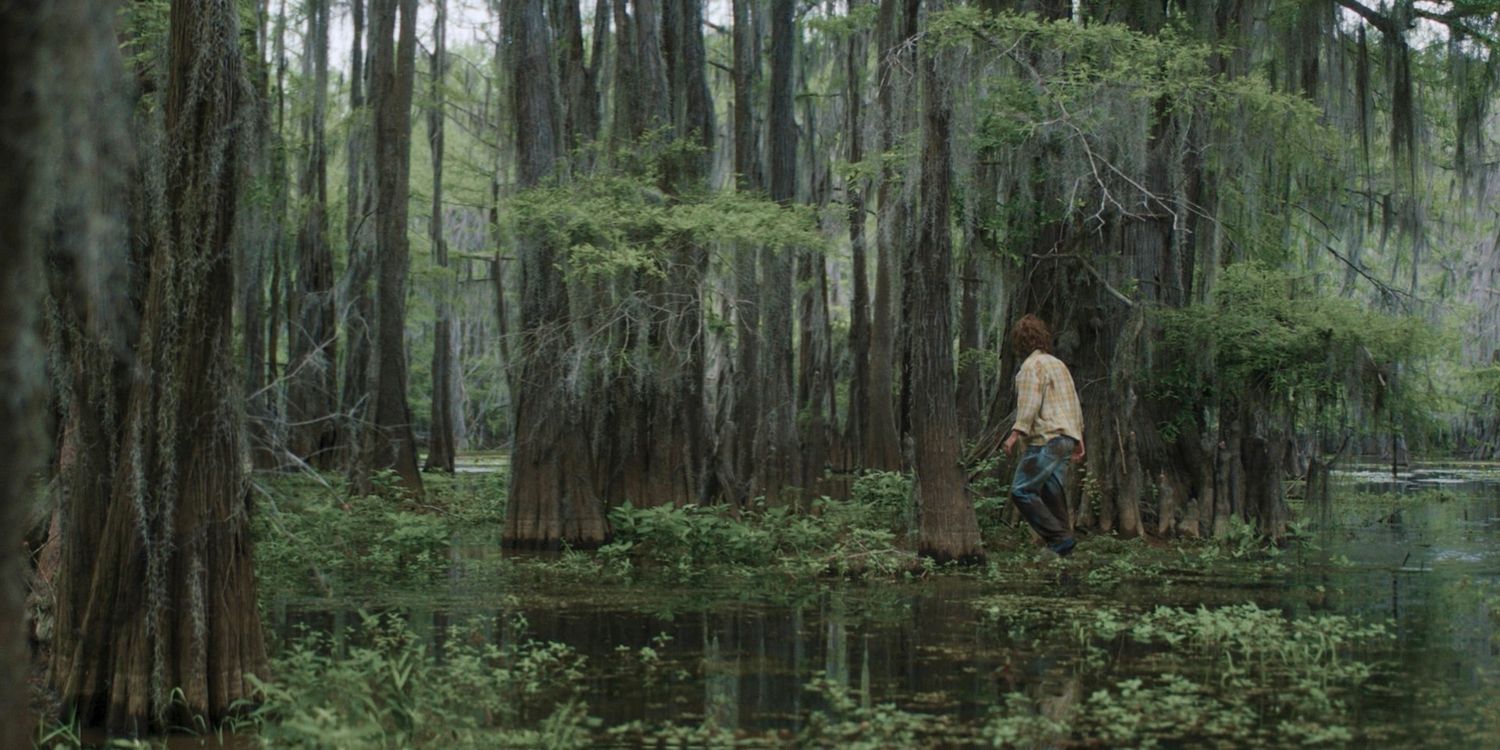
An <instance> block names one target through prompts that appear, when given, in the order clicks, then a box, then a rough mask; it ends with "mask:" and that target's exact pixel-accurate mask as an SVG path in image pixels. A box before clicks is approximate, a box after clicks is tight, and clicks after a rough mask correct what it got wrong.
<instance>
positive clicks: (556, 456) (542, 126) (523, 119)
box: [504, 0, 609, 549]
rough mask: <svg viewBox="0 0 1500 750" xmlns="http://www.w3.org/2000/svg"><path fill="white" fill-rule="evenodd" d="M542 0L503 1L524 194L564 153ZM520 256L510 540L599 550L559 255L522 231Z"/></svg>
mask: <svg viewBox="0 0 1500 750" xmlns="http://www.w3.org/2000/svg"><path fill="white" fill-rule="evenodd" d="M544 1H545V0H506V2H505V6H504V12H505V23H504V26H505V29H506V32H507V34H509V36H510V45H509V46H510V63H511V65H510V67H511V71H512V73H513V75H514V79H513V81H512V84H511V93H512V97H513V100H512V105H513V106H512V109H511V111H512V113H513V115H514V117H515V137H516V147H517V148H516V151H517V157H518V159H519V163H518V170H517V177H518V180H517V184H518V187H520V188H521V189H526V188H531V187H537V186H540V185H544V184H547V183H548V182H549V181H551V180H553V179H555V176H554V169H555V167H556V164H555V162H556V160H557V157H558V155H559V153H560V151H559V147H558V143H557V132H558V125H559V118H558V112H557V104H556V102H557V83H556V80H555V79H554V78H553V75H552V62H551V61H552V45H551V41H550V34H549V29H548V27H547V22H546V19H545V16H544V13H543V7H542V6H543V3H544ZM516 250H517V255H518V259H519V261H520V273H521V278H520V297H521V300H520V307H521V311H520V326H519V327H520V331H519V336H518V338H519V342H518V346H516V347H515V349H514V352H513V353H514V356H515V363H516V364H515V368H514V373H515V401H514V403H515V416H514V420H513V425H514V427H513V429H514V437H513V438H512V442H511V445H512V453H511V482H510V498H509V503H508V504H507V506H506V511H505V513H506V515H505V532H504V543H505V545H506V546H508V547H533V548H552V549H555V548H557V547H559V546H560V545H562V544H564V543H567V544H569V545H572V546H574V547H588V546H597V545H599V544H601V543H602V542H604V541H605V539H606V538H607V537H608V534H609V527H608V523H607V522H606V520H605V518H604V509H603V506H602V504H601V503H600V502H599V497H598V495H597V494H595V491H594V486H593V482H592V477H593V470H592V469H593V467H592V466H591V463H592V462H591V461H590V452H589V445H588V441H587V436H586V434H585V431H584V430H583V429H581V428H582V426H583V422H582V420H581V414H580V410H581V408H582V405H581V404H580V403H579V401H580V399H579V398H578V394H576V393H572V392H570V390H569V385H568V382H569V378H568V377H567V372H566V368H567V359H568V358H567V354H568V352H569V350H570V347H571V336H572V334H571V326H570V317H569V313H568V295H567V288H566V283H565V280H564V278H563V274H562V269H561V268H560V267H559V261H560V258H559V255H558V253H557V250H556V248H554V247H552V246H551V244H550V243H549V241H548V240H547V239H546V238H545V236H544V235H543V234H542V233H540V232H536V231H534V230H531V229H530V228H528V227H524V226H523V227H521V229H520V232H519V237H518V241H517V246H516Z"/></svg>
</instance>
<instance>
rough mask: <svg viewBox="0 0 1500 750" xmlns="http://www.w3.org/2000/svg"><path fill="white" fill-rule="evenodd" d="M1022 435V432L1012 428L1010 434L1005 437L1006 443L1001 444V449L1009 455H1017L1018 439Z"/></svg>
mask: <svg viewBox="0 0 1500 750" xmlns="http://www.w3.org/2000/svg"><path fill="white" fill-rule="evenodd" d="M1020 437H1021V433H1019V432H1016V431H1015V430H1011V431H1010V435H1009V436H1007V437H1006V438H1005V444H1004V445H1001V446H1000V450H1003V451H1005V455H1007V456H1011V455H1015V453H1014V451H1015V449H1016V440H1018V439H1020Z"/></svg>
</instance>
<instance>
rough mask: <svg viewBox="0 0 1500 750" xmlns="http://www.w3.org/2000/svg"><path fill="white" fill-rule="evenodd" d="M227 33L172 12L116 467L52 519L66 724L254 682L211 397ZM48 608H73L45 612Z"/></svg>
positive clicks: (243, 531)
mask: <svg viewBox="0 0 1500 750" xmlns="http://www.w3.org/2000/svg"><path fill="white" fill-rule="evenodd" d="M237 28H238V13H237V9H236V8H235V6H234V5H233V4H232V3H230V2H227V0H220V1H216V2H188V1H187V0H178V1H177V2H174V3H173V4H172V8H171V19H170V32H169V47H168V49H169V60H170V66H169V73H168V81H167V90H166V94H165V101H164V106H163V108H162V111H163V112H164V115H165V133H164V134H162V136H161V141H160V143H161V144H162V147H163V149H165V152H164V153H162V154H160V155H159V157H158V158H160V159H161V160H162V162H163V165H164V166H163V170H164V173H165V175H164V184H162V185H160V186H159V187H153V186H148V187H147V188H146V189H147V190H149V191H151V192H152V196H151V197H149V198H148V201H147V205H148V207H149V210H150V211H151V213H152V215H153V216H154V217H156V219H155V220H154V221H153V222H152V223H151V226H154V227H156V228H157V229H156V231H153V232H151V233H150V234H149V235H148V236H149V240H148V241H149V243H150V247H149V253H150V257H149V261H148V264H147V266H146V267H145V273H146V274H147V276H148V278H147V280H146V283H147V290H146V293H145V298H144V303H143V304H144V306H143V311H142V315H141V318H140V321H141V323H140V326H141V328H140V341H139V344H138V345H137V346H136V348H135V350H136V352H137V353H138V357H137V359H136V361H135V363H134V367H133V369H132V372H133V373H136V376H135V377H134V379H133V380H132V382H131V383H130V386H129V397H128V401H127V406H126V410H125V421H124V424H123V426H122V429H121V430H120V432H119V434H118V436H117V438H118V441H119V442H118V444H119V446H120V450H119V452H118V454H116V455H117V457H118V461H117V463H116V465H115V466H114V467H112V472H111V474H110V476H111V485H112V486H111V488H110V491H109V492H108V493H94V494H76V493H70V494H69V495H68V496H67V497H68V501H67V502H65V504H64V506H63V510H62V513H63V528H64V529H65V531H64V534H65V536H64V545H65V546H66V547H70V548H72V550H73V551H72V552H70V553H66V554H65V559H64V561H63V567H62V569H61V571H60V573H59V583H60V586H59V609H60V611H59V621H58V626H59V627H58V633H57V646H56V649H55V652H54V660H53V677H54V679H55V682H56V686H57V687H58V689H59V693H60V695H61V696H62V699H63V702H64V704H65V705H67V706H68V707H70V710H72V711H74V712H75V713H74V715H75V716H76V717H77V718H78V719H79V720H80V722H82V723H83V724H84V725H99V724H103V725H104V726H105V727H106V728H108V729H109V730H111V731H113V732H125V733H139V732H142V731H145V730H146V729H147V728H148V727H154V728H165V727H166V726H168V725H177V726H189V725H191V723H192V717H194V716H202V717H206V718H207V719H208V720H210V721H216V720H218V719H221V718H223V717H225V716H226V715H228V714H229V713H230V712H231V711H232V710H234V708H235V707H236V702H237V701H241V700H244V699H248V698H249V697H250V696H251V694H252V693H251V690H252V688H251V685H250V683H249V681H248V680H247V679H246V676H247V675H250V674H256V675H262V676H264V675H266V658H265V648H264V643H263V640H262V635H261V623H260V616H259V612H258V610H257V603H256V583H255V577H254V572H253V570H252V553H251V538H250V533H249V518H248V516H249V494H248V492H247V488H246V487H245V484H244V477H243V475H242V471H241V464H240V460H241V453H240V439H241V432H240V430H241V424H240V414H239V412H238V411H237V406H236V405H237V401H238V399H236V398H234V397H233V395H232V394H233V388H232V387H226V386H227V384H231V383H235V382H237V379H236V378H235V376H234V372H233V370H234V367H233V364H232V356H233V341H232V339H233V336H232V306H230V305H226V304H225V300H227V299H231V298H232V295H233V291H234V273H233V267H234V265H233V254H232V252H231V248H230V246H229V236H230V231H231V227H232V226H233V222H234V215H233V214H234V208H235V184H234V183H235V177H236V175H237V169H236V166H237V157H238V153H237V149H236V145H235V144H236V143H237V141H238V140H239V137H240V134H239V133H238V132H237V128H238V124H239V123H240V122H241V120H242V118H241V117H240V113H239V111H238V107H239V106H240V104H241V102H240V92H241V91H242V90H243V89H242V85H243V82H242V80H241V76H242V75H243V71H242V69H241V61H240V56H239V47H238V42H239V40H238V33H237ZM157 191H159V192H157ZM97 374H98V373H78V374H75V379H76V378H78V377H92V376H95V375H97ZM80 406H81V408H82V409H83V410H85V411H87V410H95V409H107V408H108V406H107V405H106V404H105V403H101V402H95V403H87V404H81V405H80ZM82 418H83V419H84V420H86V421H89V422H100V423H102V422H105V421H107V419H108V417H107V415H106V416H105V417H104V418H103V419H100V417H99V416H98V415H87V416H84V417H82ZM90 452H91V451H90ZM86 463H88V462H80V463H79V467H82V466H84V464H86ZM64 481H65V482H68V483H69V484H70V486H72V487H74V488H75V489H76V488H78V487H81V486H87V485H86V484H85V483H80V482H77V481H69V480H68V478H66V477H65V478H64ZM64 607H78V608H80V609H81V611H73V612H70V613H68V614H67V616H63V613H62V611H61V610H62V608H64ZM179 690H180V693H178V694H177V695H176V696H175V698H174V695H173V693H174V692H175V691H179Z"/></svg>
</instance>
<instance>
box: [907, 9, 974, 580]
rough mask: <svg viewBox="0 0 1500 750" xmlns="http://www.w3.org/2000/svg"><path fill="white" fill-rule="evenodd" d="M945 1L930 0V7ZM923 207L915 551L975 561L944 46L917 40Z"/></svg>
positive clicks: (914, 357)
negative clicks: (962, 455)
mask: <svg viewBox="0 0 1500 750" xmlns="http://www.w3.org/2000/svg"><path fill="white" fill-rule="evenodd" d="M941 8H942V0H936V1H932V0H929V5H928V10H929V12H931V11H932V10H934V9H941ZM921 47H922V48H921V52H920V57H921V60H920V64H921V77H922V105H923V110H924V112H925V117H924V120H923V123H922V183H921V185H922V211H921V215H920V230H919V240H918V243H917V245H916V246H914V247H913V248H912V250H911V253H912V255H913V258H912V262H911V268H912V270H913V272H914V273H913V275H912V277H911V278H909V279H908V280H907V290H908V292H909V294H908V299H909V300H910V303H909V304H910V306H909V308H908V309H909V311H910V323H911V332H912V336H911V394H912V403H911V423H912V437H913V439H914V440H915V443H916V446H915V452H914V459H915V462H916V466H915V467H914V468H915V469H916V501H917V511H918V515H919V520H920V528H921V534H920V537H919V539H918V542H917V548H918V551H919V552H920V553H921V554H923V555H926V556H928V557H931V558H933V559H935V560H938V561H939V562H945V561H949V560H960V561H964V562H979V561H982V560H983V559H984V548H983V547H982V545H981V543H980V540H979V520H978V518H977V517H976V515H975V513H974V505H973V503H971V502H969V498H968V495H967V493H966V492H965V485H966V482H967V477H966V475H965V473H964V471H963V467H962V465H961V464H960V463H959V448H960V445H959V443H960V441H959V432H960V425H959V422H958V410H957V407H956V400H955V383H954V374H953V373H954V368H953V364H954V363H953V320H952V318H953V312H952V308H953V238H952V233H951V229H950V228H949V224H950V218H951V217H950V216H949V211H950V202H951V198H950V195H951V192H952V180H953V177H952V173H951V165H952V152H951V148H952V146H951V145H950V136H951V132H950V127H949V121H950V118H951V104H950V102H949V101H948V87H947V83H946V82H945V81H944V80H943V77H942V75H941V71H940V58H941V55H942V53H941V52H940V51H939V50H937V49H934V48H933V45H931V44H928V43H924V44H922V46H921Z"/></svg>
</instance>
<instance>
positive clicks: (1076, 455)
mask: <svg viewBox="0 0 1500 750" xmlns="http://www.w3.org/2000/svg"><path fill="white" fill-rule="evenodd" d="M1083 453H1084V451H1083V441H1082V440H1080V441H1078V445H1077V446H1075V447H1074V448H1073V460H1074V461H1082V460H1083Z"/></svg>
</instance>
